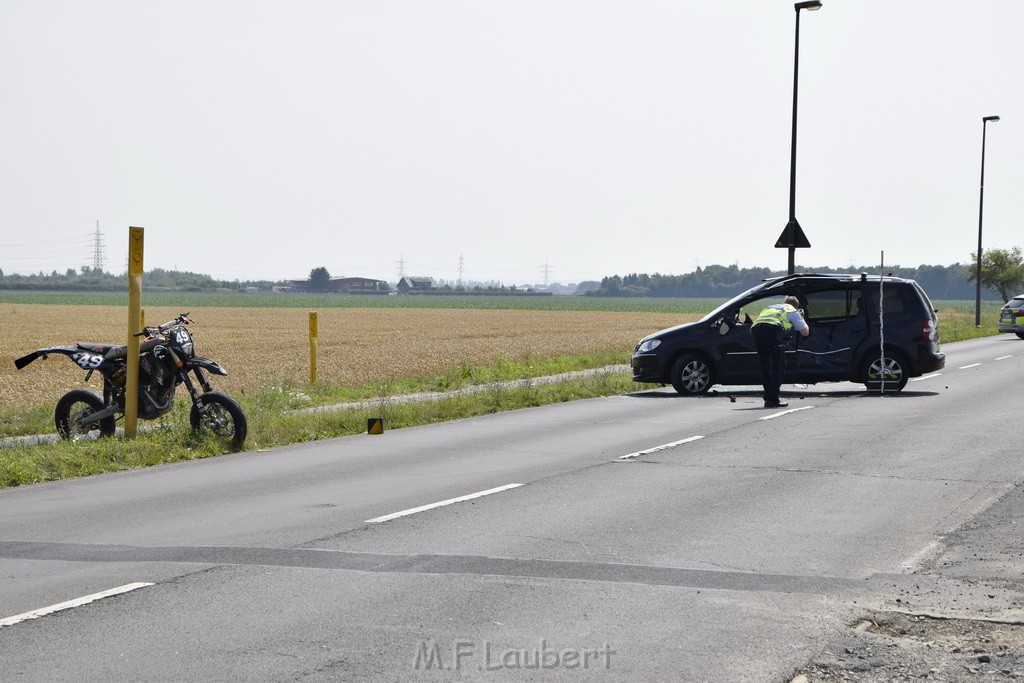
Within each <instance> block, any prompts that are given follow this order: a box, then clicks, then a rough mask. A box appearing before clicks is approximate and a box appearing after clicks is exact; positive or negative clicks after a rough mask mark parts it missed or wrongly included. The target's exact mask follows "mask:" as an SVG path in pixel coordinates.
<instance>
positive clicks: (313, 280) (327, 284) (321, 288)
mask: <svg viewBox="0 0 1024 683" xmlns="http://www.w3.org/2000/svg"><path fill="white" fill-rule="evenodd" d="M330 289H331V274H330V273H329V272H327V269H326V268H324V267H323V266H318V267H316V268H314V269H313V270H311V271H309V291H311V292H327V291H330Z"/></svg>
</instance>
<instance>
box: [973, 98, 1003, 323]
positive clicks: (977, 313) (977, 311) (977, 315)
mask: <svg viewBox="0 0 1024 683" xmlns="http://www.w3.org/2000/svg"><path fill="white" fill-rule="evenodd" d="M998 120H999V117H998V116H985V117H982V119H981V191H980V195H979V197H978V265H977V267H976V268H975V270H974V326H975V327H981V224H982V220H981V218H982V216H983V215H984V212H985V130H986V128H987V127H988V122H989V121H992V122H993V123H995V122H996V121H998Z"/></svg>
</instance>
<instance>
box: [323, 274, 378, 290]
mask: <svg viewBox="0 0 1024 683" xmlns="http://www.w3.org/2000/svg"><path fill="white" fill-rule="evenodd" d="M383 282H384V280H374V279H373V278H368V277H332V278H331V286H332V287H333V288H334V291H335V292H376V291H377V290H378V289H380V288H381V284H382V283H383Z"/></svg>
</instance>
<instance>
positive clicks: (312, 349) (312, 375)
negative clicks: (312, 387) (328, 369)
mask: <svg viewBox="0 0 1024 683" xmlns="http://www.w3.org/2000/svg"><path fill="white" fill-rule="evenodd" d="M309 383H310V384H316V311H310V312H309Z"/></svg>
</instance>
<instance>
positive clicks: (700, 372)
mask: <svg viewBox="0 0 1024 683" xmlns="http://www.w3.org/2000/svg"><path fill="white" fill-rule="evenodd" d="M714 380H715V373H714V368H712V367H711V363H709V362H708V360H707V359H706V358H704V357H703V356H698V355H696V354H690V355H686V356H683V357H682V358H680V359H679V360H677V361H676V362H675V363H674V364H673V365H672V388H673V389H675V390H676V392H677V393H679V394H681V395H683V396H699V395H701V394H706V393H707V391H708V389H710V388H711V385H712V384H714Z"/></svg>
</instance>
